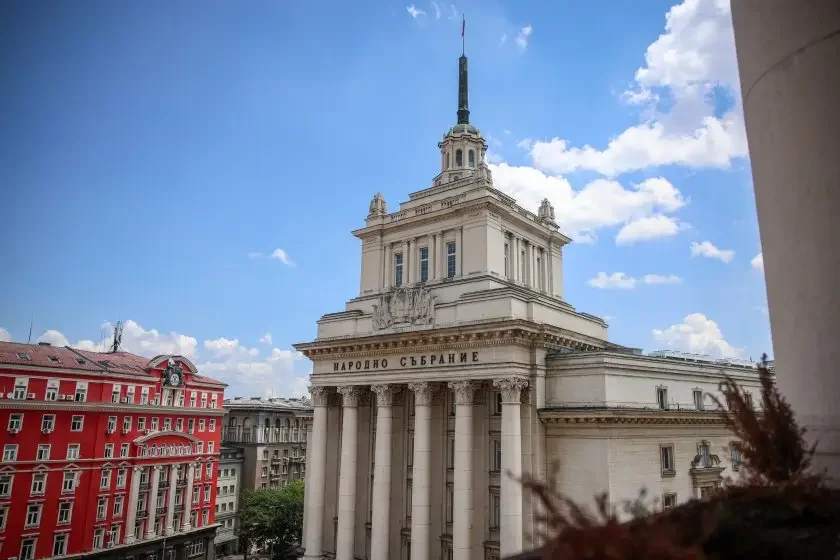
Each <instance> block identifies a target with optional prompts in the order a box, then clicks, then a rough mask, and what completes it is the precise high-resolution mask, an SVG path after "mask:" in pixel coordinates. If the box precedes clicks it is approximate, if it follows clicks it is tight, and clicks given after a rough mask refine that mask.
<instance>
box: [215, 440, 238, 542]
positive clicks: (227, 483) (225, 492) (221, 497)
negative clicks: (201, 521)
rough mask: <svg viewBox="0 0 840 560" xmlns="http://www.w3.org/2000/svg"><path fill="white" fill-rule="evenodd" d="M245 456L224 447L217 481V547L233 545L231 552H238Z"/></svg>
mask: <svg viewBox="0 0 840 560" xmlns="http://www.w3.org/2000/svg"><path fill="white" fill-rule="evenodd" d="M243 459H244V454H243V452H242V450H241V449H239V448H230V447H223V448H222V455H221V457H220V459H219V468H218V477H217V480H216V508H215V511H216V522H217V523H219V528H218V530H217V531H216V539H215V542H216V545H219V544H223V543H229V542H230V543H232V545H231V547H230V548H231V550H230V552H234V551H236V550H237V547H236V541H237V533H238V530H239V507H240V500H241V498H242V495H243V491H242V490H243V489H242V478H241V477H242V471H243V465H244V461H243Z"/></svg>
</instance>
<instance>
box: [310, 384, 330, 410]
mask: <svg viewBox="0 0 840 560" xmlns="http://www.w3.org/2000/svg"><path fill="white" fill-rule="evenodd" d="M332 393H333V390H332V389H331V388H330V387H322V386H315V387H311V388H310V389H309V394H310V395H311V396H312V406H329V404H330V394H332Z"/></svg>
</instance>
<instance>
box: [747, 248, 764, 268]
mask: <svg viewBox="0 0 840 560" xmlns="http://www.w3.org/2000/svg"><path fill="white" fill-rule="evenodd" d="M750 264H751V265H752V267H753V268H754V269H756V270H760V271H761V272H764V253H759V254H757V255H756V256H754V257H753V259H752V260H751V261H750Z"/></svg>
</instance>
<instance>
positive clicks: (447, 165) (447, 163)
mask: <svg viewBox="0 0 840 560" xmlns="http://www.w3.org/2000/svg"><path fill="white" fill-rule="evenodd" d="M444 159H446V163H445V164H444V165H445V168H446V169H449V152H446V157H445V158H444Z"/></svg>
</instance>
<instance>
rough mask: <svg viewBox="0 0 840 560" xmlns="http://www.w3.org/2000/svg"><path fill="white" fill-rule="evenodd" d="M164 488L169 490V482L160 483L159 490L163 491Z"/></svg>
mask: <svg viewBox="0 0 840 560" xmlns="http://www.w3.org/2000/svg"><path fill="white" fill-rule="evenodd" d="M164 488H169V481H168V480H161V481H159V482H158V490H163V489H164Z"/></svg>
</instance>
